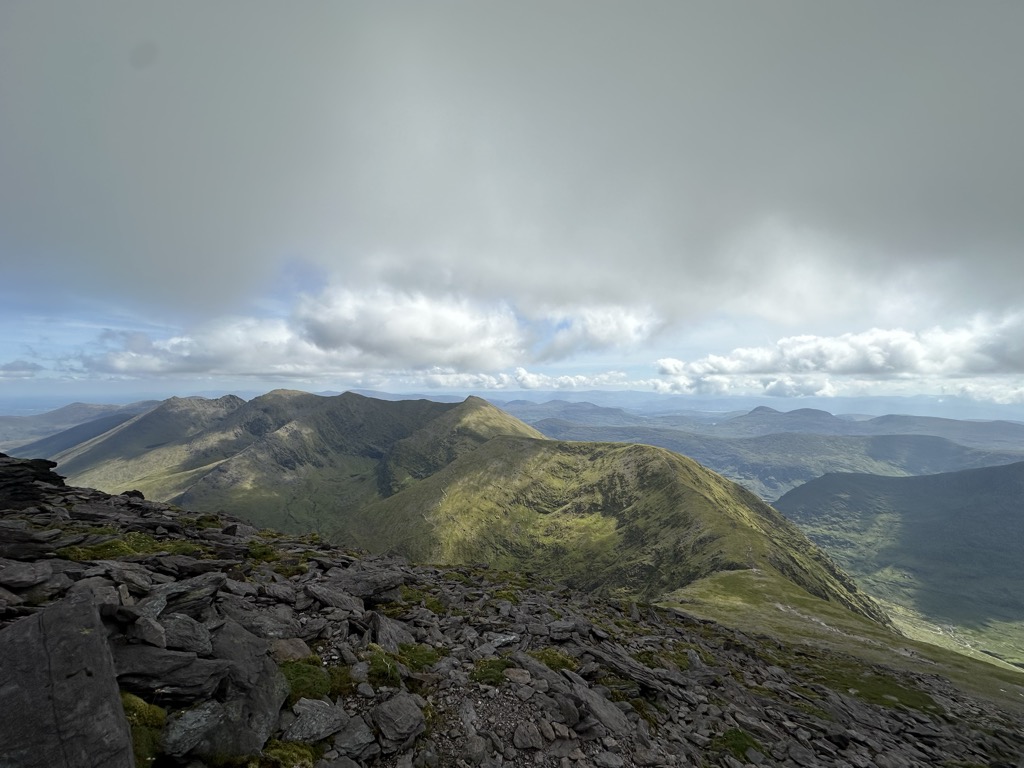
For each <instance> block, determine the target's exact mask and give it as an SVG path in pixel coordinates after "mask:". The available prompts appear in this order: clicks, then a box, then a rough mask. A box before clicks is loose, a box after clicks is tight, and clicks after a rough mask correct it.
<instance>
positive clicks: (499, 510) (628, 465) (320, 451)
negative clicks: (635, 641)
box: [53, 390, 886, 622]
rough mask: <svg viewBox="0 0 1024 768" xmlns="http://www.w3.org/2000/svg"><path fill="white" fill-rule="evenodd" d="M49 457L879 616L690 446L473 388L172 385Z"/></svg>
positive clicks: (78, 466)
mask: <svg viewBox="0 0 1024 768" xmlns="http://www.w3.org/2000/svg"><path fill="white" fill-rule="evenodd" d="M53 458H54V460H55V461H57V462H58V466H59V467H60V470H61V471H62V472H64V473H66V474H67V475H68V477H69V478H70V479H71V481H72V482H74V483H76V484H80V485H85V486H89V487H96V488H99V489H101V490H108V491H123V490H128V489H137V490H139V491H141V492H143V493H144V494H145V495H146V496H147V497H149V498H154V499H157V500H161V501H168V502H171V503H175V504H179V505H181V506H186V507H189V508H192V509H198V510H205V511H211V512H212V511H224V512H227V513H230V514H236V515H238V516H240V517H243V518H245V519H247V520H249V521H252V522H253V523H255V524H258V525H262V526H268V527H277V528H280V529H283V530H288V531H292V532H300V533H307V532H310V531H313V532H317V533H319V534H321V535H325V536H327V537H328V538H330V539H331V540H334V541H339V542H347V543H350V544H352V545H355V546H359V547H364V548H366V549H369V550H372V551H394V552H398V553H401V554H403V555H406V556H408V557H410V558H412V559H414V560H416V561H419V562H441V563H446V564H467V563H474V562H488V563H490V564H492V565H494V566H496V567H503V568H509V569H523V570H528V571H530V572H533V573H536V574H538V575H541V576H545V577H550V578H559V579H563V580H565V581H567V582H568V583H570V584H572V585H574V586H579V587H581V588H585V589H587V590H589V591H592V592H598V593H602V594H607V595H617V596H632V597H641V598H644V599H653V598H655V597H658V596H661V595H664V594H668V593H669V592H673V591H675V590H680V589H683V588H685V587H687V585H690V584H692V583H695V582H697V581H699V580H701V579H704V578H707V577H710V576H712V575H714V574H716V573H719V572H722V571H739V570H757V571H759V572H763V573H765V574H769V575H770V576H771V578H772V580H773V586H775V585H777V584H776V583H782V582H786V583H790V584H794V585H796V586H797V587H799V588H801V589H803V590H806V591H807V592H808V593H810V594H812V595H815V596H817V597H818V598H821V599H824V600H828V601H832V602H835V603H837V604H840V605H843V606H846V607H848V608H850V609H851V610H853V611H855V612H857V613H860V614H862V615H865V616H869V617H871V618H873V619H875V620H878V621H882V622H884V621H886V619H885V616H884V614H883V613H882V612H881V611H880V610H878V608H877V606H875V605H874V603H873V602H872V601H870V600H869V599H867V598H866V597H865V596H864V595H863V594H862V593H860V591H859V590H858V589H857V587H856V586H855V584H854V583H853V581H852V580H851V579H849V577H847V576H846V575H845V574H843V573H842V572H841V571H840V570H839V569H837V568H836V567H835V566H834V564H833V563H832V562H831V561H830V560H829V559H828V557H827V556H825V555H824V553H822V552H821V551H820V550H819V549H818V548H816V547H814V546H813V545H812V544H810V542H809V541H808V540H807V539H806V538H805V537H804V536H803V534H802V533H800V531H799V530H798V529H797V528H796V527H795V526H793V525H792V524H791V523H789V522H788V521H787V520H785V518H783V517H782V516H781V515H780V514H778V513H777V512H776V511H775V510H774V509H772V508H771V507H769V506H768V505H766V504H764V503H763V502H762V501H760V500H759V499H757V498H756V497H755V496H754V495H753V494H751V493H749V492H748V491H746V490H744V489H742V488H740V487H739V486H737V485H735V484H734V483H732V482H730V481H728V480H725V479H724V478H722V477H720V476H718V475H716V474H715V473H713V472H711V471H709V470H707V469H706V468H704V467H702V466H701V465H699V464H697V463H696V462H694V461H692V460H691V459H687V458H685V457H683V456H680V455H678V454H674V453H671V452H669V451H666V450H664V449H660V448H655V447H651V446H643V445H623V444H616V443H581V442H565V441H558V440H552V439H548V438H545V437H543V436H542V435H541V434H540V433H539V432H537V431H536V430H535V429H533V428H532V427H530V426H528V425H526V424H524V423H523V422H521V421H519V420H517V419H515V418H513V417H512V416H510V415H508V414H506V413H505V412H503V411H501V410H499V409H497V408H495V407H494V406H492V405H490V404H488V403H487V402H485V401H483V400H481V399H479V398H475V397H470V398H468V399H467V400H465V401H464V402H461V403H438V402H432V401H427V400H416V401H390V402H389V401H383V400H377V399H373V398H368V397H364V396H361V395H357V394H353V393H346V394H342V395H338V396H335V397H323V396H318V395H311V394H308V393H303V392H294V391H285V390H278V391H275V392H271V393H269V394H267V395H264V396H262V397H257V398H254V399H253V400H250V401H248V402H246V401H243V400H241V399H239V398H236V397H232V396H226V397H222V398H218V399H215V400H208V399H204V398H172V399H170V400H167V401H164V402H163V403H161V404H160V405H159V406H157V407H156V408H153V409H151V410H149V411H147V412H146V413H143V414H139V415H138V416H136V417H134V418H132V419H130V420H129V421H126V422H124V423H122V424H119V425H117V426H116V427H114V428H113V429H111V430H110V431H108V432H106V433H104V434H102V435H98V436H95V437H92V438H90V439H88V440H85V441H83V442H82V443H80V444H78V445H75V446H73V447H70V448H67V449H65V450H62V451H60V452H59V453H57V454H56V455H54V456H53Z"/></svg>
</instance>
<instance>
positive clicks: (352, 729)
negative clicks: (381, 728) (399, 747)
mask: <svg viewBox="0 0 1024 768" xmlns="http://www.w3.org/2000/svg"><path fill="white" fill-rule="evenodd" d="M376 744H377V738H376V737H375V736H374V735H373V730H372V729H371V728H370V726H369V725H367V724H366V721H365V720H363V718H361V717H353V718H351V719H350V720H349V721H348V722H347V723H346V724H345V725H343V726H342V729H341V730H340V731H338V733H337V735H336V736H335V737H334V748H335V749H337V750H338V751H339V752H341V753H342V754H343V755H345V756H346V757H351V758H353V759H356V760H358V759H361V758H364V757H367V756H368V755H370V754H372V753H373V751H374V750H373V748H374V747H376Z"/></svg>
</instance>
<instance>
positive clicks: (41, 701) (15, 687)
mask: <svg viewBox="0 0 1024 768" xmlns="http://www.w3.org/2000/svg"><path fill="white" fill-rule="evenodd" d="M0 659H3V664H0V712H3V717H0V745H2V747H0V750H2V755H3V757H2V758H0V762H2V764H3V766H4V768H92V767H93V766H95V767H96V768H100V767H101V766H102V768H121V766H123V767H124V768H129V767H130V766H133V765H134V760H133V758H132V741H131V732H130V730H129V727H128V722H127V720H125V717H124V711H123V710H122V707H121V696H120V692H119V691H118V687H117V682H116V678H115V673H114V663H113V659H112V658H111V654H110V649H109V647H108V646H107V642H106V631H105V629H104V627H103V625H102V624H101V623H100V619H99V613H98V610H97V606H96V604H95V603H94V602H93V600H92V596H91V595H89V594H81V595H74V596H72V597H69V598H67V599H65V600H62V601H60V602H58V603H56V604H54V605H52V606H50V607H49V608H47V609H46V610H44V611H42V612H41V613H39V614H37V615H35V616H33V617H31V618H28V619H25V620H24V621H21V622H18V623H17V624H15V625H13V626H11V627H8V628H7V629H5V630H4V631H3V632H0Z"/></svg>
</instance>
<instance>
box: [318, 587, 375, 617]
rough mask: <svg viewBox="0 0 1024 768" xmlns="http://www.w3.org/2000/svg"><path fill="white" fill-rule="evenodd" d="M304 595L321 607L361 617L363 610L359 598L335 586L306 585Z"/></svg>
mask: <svg viewBox="0 0 1024 768" xmlns="http://www.w3.org/2000/svg"><path fill="white" fill-rule="evenodd" d="M305 589H306V594H308V595H309V596H310V597H312V598H314V599H315V600H319V601H320V602H321V603H322V604H323V605H327V606H330V607H332V608H341V609H343V610H345V611H348V612H349V613H352V614H355V615H357V616H361V615H362V614H363V611H364V610H365V608H364V606H363V601H362V599H361V598H358V597H356V596H355V595H352V594H350V593H349V592H347V591H345V590H344V589H342V588H341V587H339V586H337V585H330V584H307V585H306V588H305Z"/></svg>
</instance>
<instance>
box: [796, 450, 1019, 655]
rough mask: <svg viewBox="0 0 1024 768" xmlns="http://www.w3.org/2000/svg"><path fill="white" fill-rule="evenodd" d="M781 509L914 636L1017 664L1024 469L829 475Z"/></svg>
mask: <svg viewBox="0 0 1024 768" xmlns="http://www.w3.org/2000/svg"><path fill="white" fill-rule="evenodd" d="M778 506H779V509H781V510H782V511H784V512H785V513H786V514H787V515H788V516H789V517H791V518H792V519H793V520H794V521H796V522H797V523H799V525H800V526H801V527H802V528H803V529H804V530H805V531H806V532H807V533H808V535H809V536H810V537H811V538H812V539H814V540H815V541H817V542H818V543H819V544H820V545H821V546H823V547H826V548H827V549H828V550H829V552H830V553H832V554H833V555H834V556H835V557H836V559H837V560H838V561H839V562H840V563H841V564H842V565H843V566H844V567H845V568H846V569H847V570H849V571H850V572H851V573H852V574H853V575H854V576H855V577H856V578H858V580H859V581H860V583H861V584H862V585H863V586H864V588H865V590H866V591H868V592H870V593H871V594H873V595H875V596H877V597H878V598H880V599H883V600H886V601H888V602H890V603H892V604H893V605H895V606H898V607H900V608H902V609H904V610H905V611H906V614H905V620H906V622H907V624H908V625H910V626H912V627H916V628H917V629H918V634H919V635H920V636H923V637H928V636H930V637H932V638H933V639H936V640H945V641H946V644H949V645H955V646H957V647H961V646H964V645H973V646H975V647H976V648H977V649H978V650H984V651H987V652H989V653H993V654H996V655H998V656H999V657H1001V658H1006V659H1008V660H1013V661H1014V662H1016V663H1019V664H1021V663H1024V555H1022V550H1021V544H1022V542H1024V463H1016V464H1010V465H1006V466H1000V467H987V468H984V469H973V470H964V471H962V472H952V473H943V474H937V475H929V476H925V477H904V478H891V477H874V476H871V475H857V474H832V475H826V476H825V477H822V478H819V479H818V480H813V481H811V482H810V483H807V484H806V485H803V486H801V487H799V488H797V489H795V490H793V491H791V492H790V493H788V494H786V495H785V496H784V497H782V499H780V500H779V502H778ZM929 623H930V626H929Z"/></svg>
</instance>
